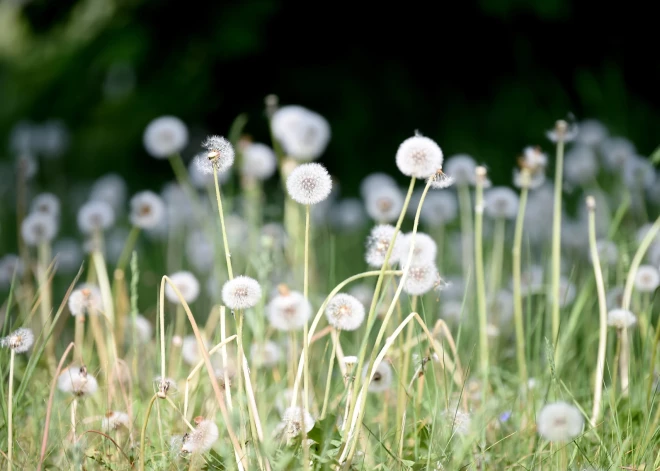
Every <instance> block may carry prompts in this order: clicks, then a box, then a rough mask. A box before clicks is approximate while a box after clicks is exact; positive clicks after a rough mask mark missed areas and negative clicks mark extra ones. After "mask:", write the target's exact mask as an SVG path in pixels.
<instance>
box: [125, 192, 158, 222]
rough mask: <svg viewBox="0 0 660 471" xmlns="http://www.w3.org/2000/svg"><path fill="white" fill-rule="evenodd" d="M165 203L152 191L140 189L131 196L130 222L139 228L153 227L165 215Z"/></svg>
mask: <svg viewBox="0 0 660 471" xmlns="http://www.w3.org/2000/svg"><path fill="white" fill-rule="evenodd" d="M165 212H166V210H165V203H164V202H163V200H162V199H161V197H160V196H158V195H157V194H156V193H154V192H153V191H141V192H140V193H136V194H135V196H133V198H131V216H130V219H131V224H133V225H134V226H136V227H139V228H140V229H153V228H154V227H156V226H158V225H159V224H160V223H161V222H162V221H163V218H164V217H165Z"/></svg>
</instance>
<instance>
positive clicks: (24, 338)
mask: <svg viewBox="0 0 660 471" xmlns="http://www.w3.org/2000/svg"><path fill="white" fill-rule="evenodd" d="M33 343H34V334H33V333H32V329H26V328H24V327H23V328H20V329H18V330H15V331H14V332H12V333H11V334H9V335H8V336H6V337H5V338H3V339H2V340H0V346H2V347H5V348H8V349H10V350H13V351H15V352H16V353H25V352H27V351H28V350H29V349H30V347H32V344H33Z"/></svg>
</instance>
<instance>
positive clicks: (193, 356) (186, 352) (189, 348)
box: [181, 335, 211, 366]
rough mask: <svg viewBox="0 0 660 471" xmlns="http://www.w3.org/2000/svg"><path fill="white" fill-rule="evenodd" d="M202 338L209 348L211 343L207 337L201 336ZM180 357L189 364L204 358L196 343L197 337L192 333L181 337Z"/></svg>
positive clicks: (193, 364) (194, 363)
mask: <svg viewBox="0 0 660 471" xmlns="http://www.w3.org/2000/svg"><path fill="white" fill-rule="evenodd" d="M202 340H203V342H204V346H205V347H206V349H207V350H208V349H209V348H211V344H210V343H209V341H208V340H207V339H205V338H202ZM181 358H182V359H183V361H184V362H185V363H186V364H187V365H190V366H195V365H197V363H199V362H200V361H202V360H203V359H204V357H203V355H202V352H201V349H200V348H199V344H198V343H197V337H195V336H194V335H186V336H185V337H183V339H182V341H181Z"/></svg>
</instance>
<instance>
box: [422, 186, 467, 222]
mask: <svg viewBox="0 0 660 471" xmlns="http://www.w3.org/2000/svg"><path fill="white" fill-rule="evenodd" d="M457 214H458V205H457V202H456V196H455V195H454V194H453V193H450V192H447V191H434V192H433V193H428V194H427V195H426V199H425V200H424V205H423V206H422V211H421V212H420V214H419V217H420V219H421V220H422V222H423V223H424V224H426V225H427V226H429V227H438V226H442V225H444V224H447V223H449V222H451V221H453V220H454V219H456V216H457Z"/></svg>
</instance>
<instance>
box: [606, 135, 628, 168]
mask: <svg viewBox="0 0 660 471" xmlns="http://www.w3.org/2000/svg"><path fill="white" fill-rule="evenodd" d="M600 152H601V154H602V156H603V163H604V164H605V167H606V168H607V169H608V170H610V171H612V172H617V171H621V170H623V168H624V166H625V164H626V161H628V159H631V158H633V157H634V156H635V153H636V149H635V145H634V144H633V143H632V142H630V141H629V140H628V139H626V138H623V137H609V138H606V139H605V140H603V142H602V143H601V145H600Z"/></svg>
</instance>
